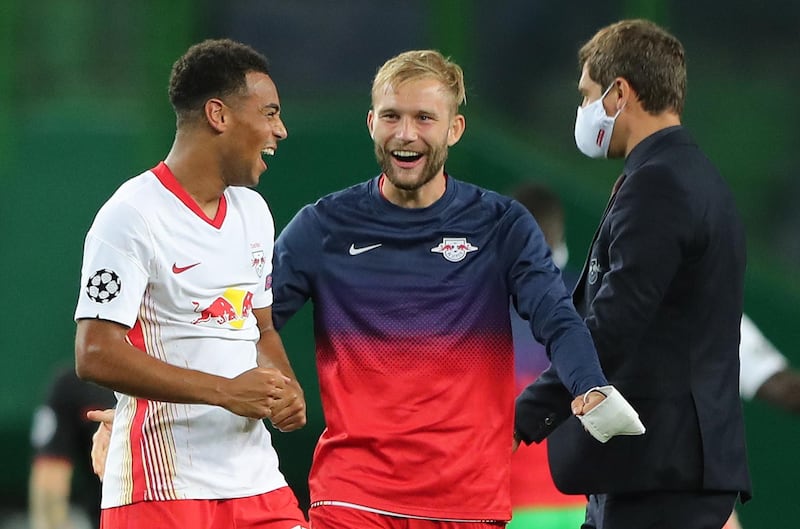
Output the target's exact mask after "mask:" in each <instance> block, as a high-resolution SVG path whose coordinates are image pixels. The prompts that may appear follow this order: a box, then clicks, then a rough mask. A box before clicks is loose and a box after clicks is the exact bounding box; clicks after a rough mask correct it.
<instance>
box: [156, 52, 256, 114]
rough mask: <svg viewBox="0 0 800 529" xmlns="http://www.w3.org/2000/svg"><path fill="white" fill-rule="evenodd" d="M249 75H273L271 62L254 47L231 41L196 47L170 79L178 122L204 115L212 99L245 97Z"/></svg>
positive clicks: (177, 64) (170, 99)
mask: <svg viewBox="0 0 800 529" xmlns="http://www.w3.org/2000/svg"><path fill="white" fill-rule="evenodd" d="M249 72H261V73H265V74H269V63H268V61H267V58H266V57H264V55H262V54H261V53H259V52H257V51H256V50H254V49H253V48H251V47H250V46H248V45H246V44H242V43H240V42H235V41H233V40H230V39H214V40H212V39H209V40H204V41H203V42H200V43H198V44H195V45H194V46H192V47H191V48H189V49H188V50H187V51H186V53H184V54H183V56H182V57H180V58H179V59H178V60H177V61H175V64H173V65H172V73H171V74H170V78H169V101H170V103H172V108H174V109H175V113H176V114H177V115H178V119H179V120H180V119H181V118H183V117H188V116H189V115H191V114H193V113H195V112H198V111H200V110H201V109H202V108H203V105H205V102H206V101H208V100H209V99H210V98H212V97H218V98H220V99H222V98H224V97H225V96H229V95H231V94H243V93H244V92H245V90H246V86H247V80H246V77H245V76H246V74H247V73H249Z"/></svg>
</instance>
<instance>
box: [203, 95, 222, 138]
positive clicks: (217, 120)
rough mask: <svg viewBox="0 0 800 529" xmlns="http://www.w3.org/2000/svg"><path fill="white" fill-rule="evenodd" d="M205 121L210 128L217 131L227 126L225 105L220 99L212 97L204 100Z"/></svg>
mask: <svg viewBox="0 0 800 529" xmlns="http://www.w3.org/2000/svg"><path fill="white" fill-rule="evenodd" d="M203 111H204V112H205V116H206V121H208V124H209V125H211V128H212V129H214V130H216V131H217V132H223V131H224V130H225V129H227V128H228V116H227V107H225V103H223V102H222V100H221V99H217V98H212V99H209V100H208V101H206V104H205V105H204V106H203Z"/></svg>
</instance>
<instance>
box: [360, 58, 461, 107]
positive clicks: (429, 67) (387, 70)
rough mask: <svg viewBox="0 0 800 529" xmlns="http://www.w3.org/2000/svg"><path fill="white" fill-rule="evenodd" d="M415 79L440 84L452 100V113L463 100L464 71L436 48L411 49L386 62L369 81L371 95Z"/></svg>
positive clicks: (395, 87)
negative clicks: (432, 80) (430, 80)
mask: <svg viewBox="0 0 800 529" xmlns="http://www.w3.org/2000/svg"><path fill="white" fill-rule="evenodd" d="M417 79H435V80H437V81H439V82H440V83H442V86H443V87H444V89H445V91H446V92H447V93H448V94H449V95H450V96H451V99H452V101H453V107H452V109H453V113H454V114H455V113H457V112H458V107H459V105H462V104H466V103H467V94H466V90H465V88H464V72H463V71H462V70H461V67H460V66H459V65H457V64H456V63H454V62H453V61H451V60H450V58H449V57H444V56H443V55H442V54H441V53H439V52H438V51H436V50H411V51H406V52H403V53H401V54H400V55H397V56H395V57H392V58H391V59H389V60H388V61H386V62H385V63H384V64H383V66H381V67H380V69H378V72H377V73H376V74H375V79H373V81H372V98H373V100H374V99H375V96H376V95H377V94H378V93H380V92H381V91H386V90H390V89H397V87H399V86H400V85H402V84H404V83H407V82H409V81H415V80H417Z"/></svg>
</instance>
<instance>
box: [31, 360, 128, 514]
mask: <svg viewBox="0 0 800 529" xmlns="http://www.w3.org/2000/svg"><path fill="white" fill-rule="evenodd" d="M115 402H116V399H115V398H114V393H113V392H112V391H111V390H109V389H107V388H104V387H101V386H97V385H95V384H91V383H89V382H83V381H82V380H80V379H79V378H78V376H77V375H76V374H75V368H74V367H69V368H66V369H63V370H61V371H59V372H58V373H57V374H56V376H55V377H54V378H53V380H52V381H51V382H50V385H49V389H48V392H47V399H46V400H45V402H44V404H42V405H41V406H39V407H38V408H37V409H36V412H35V414H34V416H33V423H32V427H31V445H32V446H33V449H34V458H33V463H32V465H31V474H30V482H29V487H28V507H29V516H30V523H31V529H61V528H64V527H69V510H70V505H71V504H75V505H77V506H79V507H80V509H81V510H82V511H83V513H85V515H86V517H87V519H88V520H89V522H90V523H91V524H92V527H95V528H97V527H99V526H100V481H99V480H98V479H97V476H95V475H94V473H93V472H92V462H91V458H90V455H89V451H90V449H91V446H92V434H93V433H94V431H95V427H96V424H95V423H94V422H92V421H91V420H89V419H88V418H87V417H86V412H87V411H89V410H96V409H104V408H111V407H113V406H114V403H115Z"/></svg>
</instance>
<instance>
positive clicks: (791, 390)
mask: <svg viewBox="0 0 800 529" xmlns="http://www.w3.org/2000/svg"><path fill="white" fill-rule="evenodd" d="M756 398H758V399H759V400H763V401H764V402H768V403H770V404H772V405H774V406H777V407H779V408H781V409H783V410H786V411H788V412H790V413H796V414H800V373H798V372H796V371H793V370H791V369H785V370H783V371H779V372H777V373H775V374H774V375H772V376H771V377H770V378H768V379H767V381H766V382H764V383H763V384H762V385H761V387H759V388H758V391H757V392H756Z"/></svg>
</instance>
